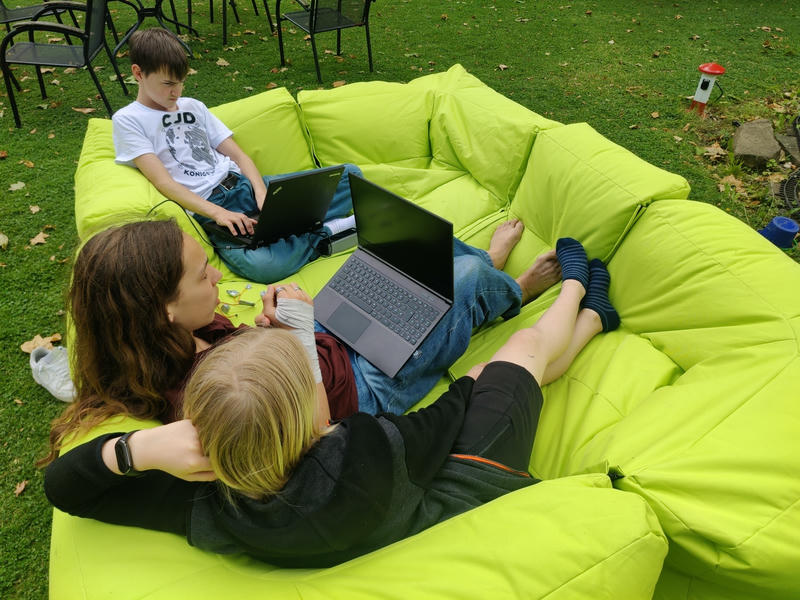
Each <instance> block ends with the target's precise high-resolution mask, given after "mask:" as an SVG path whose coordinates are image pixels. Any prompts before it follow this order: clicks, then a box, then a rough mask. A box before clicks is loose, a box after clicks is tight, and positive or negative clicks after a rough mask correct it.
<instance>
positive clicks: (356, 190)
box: [314, 174, 453, 377]
mask: <svg viewBox="0 0 800 600" xmlns="http://www.w3.org/2000/svg"><path fill="white" fill-rule="evenodd" d="M350 190H351V193H352V196H353V210H354V212H355V217H356V231H357V235H358V249H357V250H356V251H355V252H354V253H353V254H351V255H350V257H349V258H348V259H347V261H346V262H345V263H344V264H343V265H342V266H341V268H340V269H339V270H338V271H337V272H336V274H335V275H334V276H333V277H332V278H331V280H330V281H329V282H328V283H327V284H326V285H325V287H323V288H322V290H320V292H319V294H317V296H316V297H315V298H314V315H315V317H316V319H317V321H319V322H320V323H321V324H322V325H324V326H325V327H326V328H327V329H328V330H329V331H331V332H332V333H333V334H334V335H336V336H337V337H338V338H339V339H341V340H342V341H343V342H345V343H346V344H347V345H349V346H350V347H351V348H353V349H354V350H355V351H356V352H358V353H359V354H360V355H361V356H363V357H364V358H366V359H367V360H368V361H370V362H371V363H372V364H373V365H375V366H376V367H378V368H379V369H380V370H381V371H383V372H384V373H386V374H387V375H388V376H389V377H394V376H395V375H396V374H397V372H398V371H399V370H400V368H401V367H402V366H403V365H404V364H405V363H406V361H407V360H408V359H409V358H410V357H411V355H412V354H413V353H414V350H416V349H417V347H419V345H420V344H421V343H422V342H423V340H424V339H425V338H426V337H427V335H428V334H429V333H430V331H431V330H432V329H433V328H434V326H435V325H436V324H437V323H438V322H439V320H440V319H441V318H442V316H443V315H444V314H445V313H446V312H447V311H448V310H449V309H450V307H451V306H452V304H453V224H452V223H450V222H449V221H446V220H445V219H442V218H441V217H438V216H437V215H434V214H433V213H431V212H429V211H427V210H425V209H424V208H422V207H420V206H417V205H416V204H414V203H412V202H409V201H408V200H406V199H404V198H401V197H400V196H397V195H396V194H393V193H391V192H389V191H388V190H385V189H383V188H382V187H380V186H378V185H375V184H374V183H371V182H369V181H366V180H365V179H362V178H361V177H358V176H356V175H353V174H350Z"/></svg>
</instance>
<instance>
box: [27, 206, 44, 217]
mask: <svg viewBox="0 0 800 600" xmlns="http://www.w3.org/2000/svg"><path fill="white" fill-rule="evenodd" d="M28 208H29V209H30V211H31V214H34V215H35V214H36V213H38V212H39V211H40V210H42V209H41V208H39V207H38V206H36V205H35V204H32V205H31V206H29V207H28Z"/></svg>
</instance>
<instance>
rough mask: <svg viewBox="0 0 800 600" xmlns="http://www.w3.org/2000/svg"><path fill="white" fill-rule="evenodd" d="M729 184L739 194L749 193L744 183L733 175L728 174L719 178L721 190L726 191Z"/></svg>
mask: <svg viewBox="0 0 800 600" xmlns="http://www.w3.org/2000/svg"><path fill="white" fill-rule="evenodd" d="M726 185H728V186H730V187H731V188H733V189H734V190H736V193H738V194H747V190H746V188H745V187H744V183H742V181H741V180H739V179H736V177H735V176H733V175H726V176H725V177H723V178H722V179H720V180H719V185H718V186H717V187H718V189H719V191H720V192H724V191H725V186H726Z"/></svg>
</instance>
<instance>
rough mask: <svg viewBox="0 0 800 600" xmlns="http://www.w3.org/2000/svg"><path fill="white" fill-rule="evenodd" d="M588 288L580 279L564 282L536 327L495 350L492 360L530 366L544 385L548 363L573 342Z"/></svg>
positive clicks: (537, 379)
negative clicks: (581, 305) (581, 306)
mask: <svg viewBox="0 0 800 600" xmlns="http://www.w3.org/2000/svg"><path fill="white" fill-rule="evenodd" d="M585 294H586V290H585V289H584V287H583V285H581V284H580V282H578V281H576V280H574V279H568V280H566V281H564V282H563V284H562V286H561V292H560V293H559V295H558V298H556V300H555V302H553V304H552V305H551V306H550V308H548V309H547V310H546V311H545V313H544V314H543V315H542V316H541V318H540V319H539V320H538V321H537V322H536V323H535V324H534V325H533V326H532V327H529V328H526V329H522V330H520V331H517V332H515V333H514V334H512V335H511V337H510V338H509V339H508V341H507V342H506V343H505V344H504V345H503V346H502V347H501V348H500V349H499V350H498V351H497V352H496V353H495V355H494V356H493V357H492V359H491V360H492V361H500V360H502V361H507V362H510V363H514V364H517V365H519V366H521V367H523V368H524V369H527V370H528V371H529V372H530V373H531V374H532V375H533V377H534V378H535V379H536V381H537V382H538V383H539V384H540V385H541V384H542V382H543V381H544V374H545V370H546V369H547V365H549V364H550V363H551V362H552V361H554V360H556V359H557V358H559V357H560V356H561V355H562V354H564V353H565V352H567V350H568V348H569V346H570V342H571V341H572V338H573V335H574V331H575V325H576V320H577V316H578V309H579V308H580V303H581V300H582V299H583V296H584V295H585Z"/></svg>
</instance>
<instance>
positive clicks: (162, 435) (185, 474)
mask: <svg viewBox="0 0 800 600" xmlns="http://www.w3.org/2000/svg"><path fill="white" fill-rule="evenodd" d="M128 444H129V446H130V449H131V458H132V459H133V465H134V468H135V469H136V470H137V471H147V470H150V469H158V470H160V471H164V472H165V473H169V474H170V475H173V476H175V477H178V478H180V479H185V480H186V481H214V480H215V479H216V478H217V476H216V474H215V473H214V471H213V470H212V469H211V461H210V460H209V459H208V457H207V456H205V455H204V454H203V448H202V446H201V445H200V439H199V438H198V436H197V430H196V429H195V428H194V425H192V422H191V421H190V420H189V419H183V420H182V421H175V422H174V423H170V424H169V425H161V426H160V427H153V428H152V429H142V430H141V431H137V432H136V433H134V434H133V435H132V436H131V437H130V438H128Z"/></svg>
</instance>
